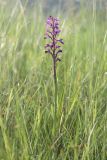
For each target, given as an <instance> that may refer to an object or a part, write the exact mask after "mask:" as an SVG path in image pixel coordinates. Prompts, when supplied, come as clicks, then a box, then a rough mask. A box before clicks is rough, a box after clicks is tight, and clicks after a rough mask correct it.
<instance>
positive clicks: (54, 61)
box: [53, 58, 58, 115]
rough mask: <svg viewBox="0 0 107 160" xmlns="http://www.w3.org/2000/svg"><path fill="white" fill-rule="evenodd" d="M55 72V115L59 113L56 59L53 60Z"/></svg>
mask: <svg viewBox="0 0 107 160" xmlns="http://www.w3.org/2000/svg"><path fill="white" fill-rule="evenodd" d="M53 70H54V86H55V115H56V112H57V96H58V95H57V94H58V93H57V75H56V59H55V58H53Z"/></svg>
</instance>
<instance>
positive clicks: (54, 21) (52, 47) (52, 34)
mask: <svg viewBox="0 0 107 160" xmlns="http://www.w3.org/2000/svg"><path fill="white" fill-rule="evenodd" d="M60 32H61V30H60V29H59V19H58V18H54V17H52V16H50V17H48V19H47V21H46V33H45V39H48V40H49V42H48V43H47V44H46V45H45V53H48V54H50V55H51V56H52V59H53V71H54V84H55V112H56V108H57V76H56V63H57V62H58V61H61V59H60V58H59V54H60V53H62V49H61V44H64V42H63V39H59V38H58V36H59V33H60Z"/></svg>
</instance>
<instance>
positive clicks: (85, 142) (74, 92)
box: [0, 7, 107, 160]
mask: <svg viewBox="0 0 107 160" xmlns="http://www.w3.org/2000/svg"><path fill="white" fill-rule="evenodd" d="M34 16H35V19H33V18H31V17H32V16H31V17H30V18H28V17H27V16H26V14H25V13H24V12H23V11H22V10H18V9H17V7H16V8H15V7H14V8H13V9H12V11H11V12H10V11H8V12H7V10H6V8H1V10H0V160H2V159H3V160H55V159H57V160H106V159H107V74H106V73H107V22H106V21H105V20H104V19H103V18H102V17H100V15H99V13H98V15H97V14H94V15H93V14H91V13H87V12H85V11H82V12H81V13H80V15H79V16H76V17H68V18H65V19H64V18H63V15H62V21H63V23H62V30H63V33H62V37H63V39H64V42H65V45H64V47H63V51H64V52H63V55H62V62H61V63H60V64H59V65H58V68H57V75H58V110H57V121H54V94H53V93H54V85H53V83H54V82H53V75H52V74H53V72H52V61H51V57H50V59H49V57H48V56H46V55H45V53H44V40H43V37H44V28H45V24H44V18H43V15H42V13H41V10H39V11H38V12H36V11H35V13H34Z"/></svg>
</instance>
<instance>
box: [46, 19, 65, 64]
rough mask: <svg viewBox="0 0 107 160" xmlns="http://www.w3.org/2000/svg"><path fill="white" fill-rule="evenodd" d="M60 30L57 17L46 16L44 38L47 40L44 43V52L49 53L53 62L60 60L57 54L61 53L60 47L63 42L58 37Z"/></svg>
mask: <svg viewBox="0 0 107 160" xmlns="http://www.w3.org/2000/svg"><path fill="white" fill-rule="evenodd" d="M60 32H61V30H60V28H59V19H58V18H54V17H52V16H50V17H48V18H47V21H46V33H45V37H44V38H45V39H48V41H49V42H48V43H47V44H46V45H45V53H49V54H51V55H52V57H53V60H54V61H55V62H57V61H59V60H60V59H59V58H58V57H57V56H58V54H59V53H62V50H61V49H60V48H61V44H64V42H63V39H59V38H58V36H59V34H60Z"/></svg>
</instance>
